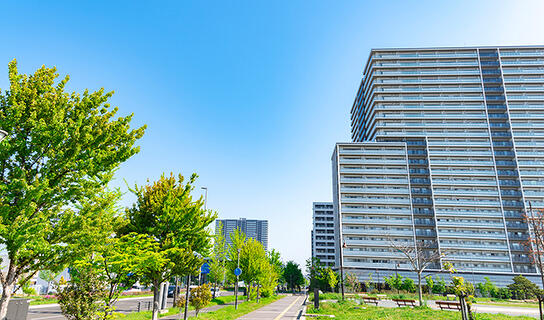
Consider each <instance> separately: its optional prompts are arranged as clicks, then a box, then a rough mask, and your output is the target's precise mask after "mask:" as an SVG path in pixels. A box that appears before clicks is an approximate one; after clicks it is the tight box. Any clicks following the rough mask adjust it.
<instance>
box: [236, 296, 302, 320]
mask: <svg viewBox="0 0 544 320" xmlns="http://www.w3.org/2000/svg"><path fill="white" fill-rule="evenodd" d="M305 299H306V296H304V295H298V296H297V295H294V296H293V295H289V296H286V297H285V298H281V299H280V300H277V301H274V302H272V303H271V304H269V305H266V306H264V307H262V308H260V309H257V310H255V311H253V312H250V313H248V314H246V315H244V316H242V317H240V318H238V320H280V319H291V320H293V319H298V317H299V315H300V314H301V312H302V308H303V303H304V301H305Z"/></svg>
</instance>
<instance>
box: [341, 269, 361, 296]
mask: <svg viewBox="0 0 544 320" xmlns="http://www.w3.org/2000/svg"><path fill="white" fill-rule="evenodd" d="M344 281H345V283H346V287H347V289H348V291H350V292H357V291H358V289H359V279H358V278H357V275H355V274H354V273H350V272H348V273H346V275H345V277H344Z"/></svg>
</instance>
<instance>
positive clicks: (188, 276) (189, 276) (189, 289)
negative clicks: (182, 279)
mask: <svg viewBox="0 0 544 320" xmlns="http://www.w3.org/2000/svg"><path fill="white" fill-rule="evenodd" d="M190 291H191V275H190V274H188V275H187V285H186V286H185V308H184V309H185V311H184V312H183V319H184V320H186V319H187V316H188V314H187V313H188V312H187V310H189V294H190Z"/></svg>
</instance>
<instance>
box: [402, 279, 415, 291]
mask: <svg viewBox="0 0 544 320" xmlns="http://www.w3.org/2000/svg"><path fill="white" fill-rule="evenodd" d="M401 289H402V290H405V291H408V292H410V293H414V292H416V285H415V283H414V280H412V279H410V278H408V277H406V278H404V280H403V281H402V286H401Z"/></svg>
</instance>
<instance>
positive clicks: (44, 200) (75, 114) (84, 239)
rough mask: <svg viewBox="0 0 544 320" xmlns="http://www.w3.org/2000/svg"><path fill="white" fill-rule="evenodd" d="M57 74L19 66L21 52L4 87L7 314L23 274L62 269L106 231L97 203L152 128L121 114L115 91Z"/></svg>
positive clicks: (1, 209)
mask: <svg viewBox="0 0 544 320" xmlns="http://www.w3.org/2000/svg"><path fill="white" fill-rule="evenodd" d="M57 78H58V73H57V71H56V69H55V68H46V67H45V66H43V67H41V68H40V69H38V70H37V71H36V72H35V73H34V74H32V75H25V74H19V73H18V71H17V63H16V61H15V60H14V61H12V62H10V63H9V83H10V84H9V90H7V91H3V92H0V128H2V129H3V130H5V131H7V132H8V136H7V137H6V139H5V140H4V141H2V143H1V144H0V163H2V167H1V168H0V179H1V180H2V187H1V188H0V244H1V245H2V246H3V247H4V249H5V251H6V253H7V256H8V258H9V266H7V267H6V268H5V269H4V270H3V271H2V272H1V273H0V282H1V285H2V287H3V288H4V290H3V291H2V292H3V297H2V299H0V318H4V317H5V316H6V312H7V304H8V303H9V296H10V294H11V291H12V289H13V287H14V285H15V284H16V282H17V281H18V280H19V278H20V277H21V276H22V275H24V274H26V275H28V277H29V278H30V277H32V276H33V275H34V274H36V272H38V271H39V270H44V269H47V270H52V271H58V270H62V269H63V268H64V267H65V266H66V264H67V263H68V262H70V261H72V260H73V258H74V257H76V256H78V255H79V254H80V253H81V252H85V251H86V248H87V247H88V244H89V243H90V242H93V241H94V240H95V239H97V238H102V237H103V236H104V235H103V234H102V233H100V232H99V233H95V230H94V229H93V228H87V227H88V226H92V225H93V223H95V222H96V219H97V217H96V216H95V213H96V209H97V207H96V206H94V205H90V204H91V203H95V202H96V201H95V200H98V202H100V201H99V200H100V197H97V195H99V194H100V193H101V192H102V191H103V190H104V188H105V187H104V186H106V185H107V184H108V182H109V181H110V180H111V179H112V177H113V173H114V171H115V170H116V169H117V168H118V167H119V165H120V164H121V163H122V162H124V161H125V160H127V159H129V158H130V157H131V156H132V155H134V154H135V153H137V152H138V150H139V149H138V147H135V142H136V140H138V139H139V138H141V137H142V135H143V133H144V130H145V127H141V128H138V129H135V130H132V129H131V128H130V122H131V120H132V115H129V116H127V117H117V118H116V113H117V110H118V109H117V108H111V107H110V105H109V104H108V103H107V101H108V99H109V98H110V97H111V96H112V95H113V92H109V93H105V92H104V90H103V89H100V90H98V91H96V92H89V91H88V90H85V91H84V92H83V93H82V94H76V93H68V92H65V87H66V84H67V82H68V79H69V77H68V76H67V77H65V78H64V79H63V80H61V81H56V79H57ZM97 198H98V199H97ZM98 218H99V217H98ZM99 224H100V223H99Z"/></svg>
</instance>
